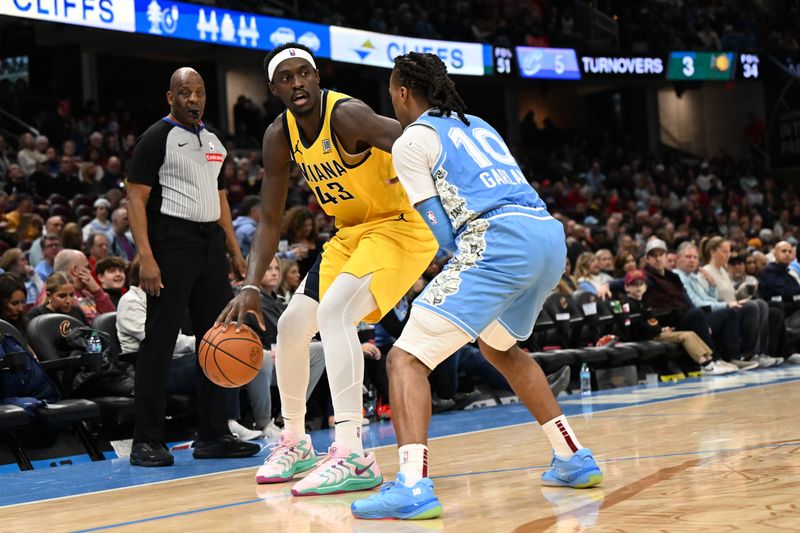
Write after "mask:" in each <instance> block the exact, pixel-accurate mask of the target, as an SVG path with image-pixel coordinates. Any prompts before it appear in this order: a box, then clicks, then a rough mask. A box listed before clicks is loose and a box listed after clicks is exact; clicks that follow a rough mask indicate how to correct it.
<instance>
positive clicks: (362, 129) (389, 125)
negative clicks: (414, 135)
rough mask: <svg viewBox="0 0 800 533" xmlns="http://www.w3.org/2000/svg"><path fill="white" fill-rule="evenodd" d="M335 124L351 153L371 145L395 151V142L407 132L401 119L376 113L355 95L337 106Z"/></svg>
mask: <svg viewBox="0 0 800 533" xmlns="http://www.w3.org/2000/svg"><path fill="white" fill-rule="evenodd" d="M332 125H333V130H334V131H335V132H336V138H337V139H338V140H339V142H340V143H341V145H342V147H343V148H344V149H345V150H346V151H347V152H349V153H351V154H356V153H359V152H362V151H364V150H366V149H367V148H369V147H370V146H374V147H375V148H378V149H380V150H383V151H385V152H390V153H391V151H392V145H393V144H394V141H396V140H397V138H398V137H400V134H401V133H403V127H402V126H400V123H399V122H398V121H396V120H395V119H393V118H389V117H384V116H382V115H379V114H377V113H375V111H373V110H372V108H371V107H370V106H368V105H367V104H365V103H364V102H362V101H361V100H357V99H355V98H353V99H351V100H346V101H344V102H342V103H340V104H339V105H337V106H336V109H334V111H333V116H332Z"/></svg>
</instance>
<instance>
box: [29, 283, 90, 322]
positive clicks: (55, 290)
mask: <svg viewBox="0 0 800 533" xmlns="http://www.w3.org/2000/svg"><path fill="white" fill-rule="evenodd" d="M45 294H46V295H47V297H46V298H45V301H44V302H43V303H42V305H39V306H36V307H34V308H33V309H31V310H30V311H28V319H29V320H33V319H34V318H36V317H37V316H41V315H48V314H50V313H60V314H62V315H69V316H71V317H73V318H75V319H77V320H80V321H81V322H83V323H84V324H86V325H87V326H88V325H89V323H88V322H87V321H86V316H85V315H84V314H83V311H81V308H80V307H78V306H77V305H75V283H74V282H73V281H72V279H70V277H69V276H67V275H66V274H64V273H63V272H56V273H54V274H53V275H52V276H50V277H49V278H47V283H45Z"/></svg>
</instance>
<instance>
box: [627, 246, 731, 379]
mask: <svg viewBox="0 0 800 533" xmlns="http://www.w3.org/2000/svg"><path fill="white" fill-rule="evenodd" d="M666 254H667V245H666V243H665V242H664V241H662V240H661V239H650V240H649V241H648V242H647V246H646V248H645V256H646V257H645V261H646V263H647V264H646V265H645V267H644V271H645V272H646V273H647V292H646V293H645V294H644V297H643V299H642V301H643V302H644V304H645V305H646V306H648V307H652V308H653V309H654V310H655V312H656V314H657V315H658V320H659V322H660V323H661V325H662V326H666V327H670V328H673V329H675V330H678V331H694V332H695V333H696V334H697V336H698V337H700V339H702V341H703V342H705V343H706V344H707V345H708V346H710V347H711V348H712V349H715V348H717V347H716V346H715V344H714V341H712V340H711V331H712V327H711V326H709V321H708V318H707V316H706V314H705V313H704V312H703V311H702V310H701V309H699V308H697V307H695V306H694V304H692V301H691V300H690V299H689V295H688V294H686V289H684V287H683V283H682V282H681V278H680V277H679V276H678V275H677V274H675V273H673V272H672V271H670V270H667V268H666ZM727 311H731V313H726V312H727ZM713 319H714V324H715V325H716V326H717V327H716V329H715V330H714V336H715V337H716V338H717V340H718V341H721V344H723V345H724V350H722V349H720V350H718V351H719V352H720V353H722V354H723V357H724V358H725V359H726V360H730V359H736V358H738V357H739V344H740V342H741V338H740V335H739V318H738V315H736V314H735V313H733V311H732V310H731V309H723V310H721V311H719V312H718V314H715V315H714V317H713ZM715 351H717V350H715ZM721 363H722V365H721V366H722V367H725V366H726V363H725V361H722V362H721Z"/></svg>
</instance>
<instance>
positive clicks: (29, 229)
mask: <svg viewBox="0 0 800 533" xmlns="http://www.w3.org/2000/svg"><path fill="white" fill-rule="evenodd" d="M6 222H7V223H8V225H7V226H6V231H7V232H8V233H11V234H12V235H14V236H15V237H16V239H17V241H18V242H21V241H33V240H34V239H36V238H38V237H39V235H41V233H42V225H43V224H44V222H43V221H42V217H40V216H39V215H37V214H35V213H34V212H33V198H31V197H30V195H27V194H17V207H16V209H14V210H13V211H11V212H10V213H8V214H6Z"/></svg>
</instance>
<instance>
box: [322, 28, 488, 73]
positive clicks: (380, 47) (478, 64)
mask: <svg viewBox="0 0 800 533" xmlns="http://www.w3.org/2000/svg"><path fill="white" fill-rule="evenodd" d="M408 52H420V53H432V54H436V55H437V56H439V57H440V58H441V60H442V61H444V63H445V65H447V71H448V73H450V74H461V75H466V76H483V75H488V74H491V73H492V47H491V46H489V45H484V44H480V43H461V42H457V41H435V40H431V39H418V38H415V37H402V36H399V35H386V34H383V33H375V32H370V31H362V30H354V29H351V28H342V27H340V26H331V59H333V60H334V61H344V62H346V63H356V64H359V65H369V66H372V67H383V68H392V67H394V58H395V57H397V56H399V55H403V54H406V53H408Z"/></svg>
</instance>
